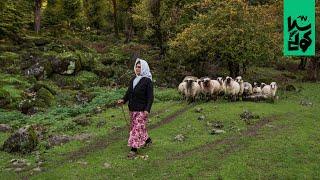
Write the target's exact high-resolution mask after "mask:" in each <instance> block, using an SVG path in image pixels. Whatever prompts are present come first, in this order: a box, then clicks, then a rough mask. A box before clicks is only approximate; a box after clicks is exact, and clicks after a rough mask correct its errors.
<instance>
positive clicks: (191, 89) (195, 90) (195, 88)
mask: <svg viewBox="0 0 320 180" xmlns="http://www.w3.org/2000/svg"><path fill="white" fill-rule="evenodd" d="M185 82H186V88H185V91H184V94H185V96H186V98H187V100H189V101H195V100H196V98H197V97H198V96H199V94H200V92H201V88H200V85H199V84H198V83H197V82H196V81H195V80H191V79H188V80H185Z"/></svg>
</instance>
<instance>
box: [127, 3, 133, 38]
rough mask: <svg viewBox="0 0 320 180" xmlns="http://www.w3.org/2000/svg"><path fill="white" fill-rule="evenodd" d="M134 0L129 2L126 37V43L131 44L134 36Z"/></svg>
mask: <svg viewBox="0 0 320 180" xmlns="http://www.w3.org/2000/svg"><path fill="white" fill-rule="evenodd" d="M132 6H133V0H127V10H126V23H125V35H126V41H125V42H126V43H128V42H130V41H131V39H132V36H133V18H132V14H133V13H132Z"/></svg>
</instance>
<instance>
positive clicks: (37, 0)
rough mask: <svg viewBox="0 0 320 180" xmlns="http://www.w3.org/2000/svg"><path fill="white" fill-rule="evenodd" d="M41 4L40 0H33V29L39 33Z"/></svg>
mask: <svg viewBox="0 0 320 180" xmlns="http://www.w3.org/2000/svg"><path fill="white" fill-rule="evenodd" d="M41 4H42V0H34V30H35V31H36V32H37V33H39V31H40V22H41Z"/></svg>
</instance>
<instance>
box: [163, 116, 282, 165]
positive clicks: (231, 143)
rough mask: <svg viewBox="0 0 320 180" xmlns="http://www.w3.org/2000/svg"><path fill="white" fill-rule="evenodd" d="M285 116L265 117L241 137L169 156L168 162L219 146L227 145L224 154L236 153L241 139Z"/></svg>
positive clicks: (232, 137) (237, 136) (234, 136)
mask: <svg viewBox="0 0 320 180" xmlns="http://www.w3.org/2000/svg"><path fill="white" fill-rule="evenodd" d="M282 116H283V115H272V116H268V117H264V118H262V119H261V120H260V121H258V122H257V123H255V124H254V125H251V126H249V127H248V129H246V130H243V131H242V132H241V133H240V135H233V136H231V137H226V138H224V139H219V140H216V141H214V142H210V143H207V144H204V145H202V146H198V147H196V148H194V149H191V150H187V151H183V152H179V153H176V154H172V155H169V156H168V157H167V158H166V160H170V161H171V160H179V159H183V158H185V157H189V156H191V155H193V154H195V153H200V152H207V151H210V150H212V149H214V148H216V147H218V146H219V145H226V146H227V148H226V149H225V151H224V153H223V154H230V153H231V152H234V151H235V150H236V149H239V148H240V144H239V143H237V141H238V140H239V139H240V138H243V137H255V136H257V134H258V131H259V130H260V129H261V128H262V127H264V126H265V125H266V124H268V123H270V122H272V121H276V120H279V119H280V118H281V117H282Z"/></svg>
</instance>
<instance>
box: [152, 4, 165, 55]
mask: <svg viewBox="0 0 320 180" xmlns="http://www.w3.org/2000/svg"><path fill="white" fill-rule="evenodd" d="M160 8H161V3H160V0H150V12H151V15H152V20H153V21H152V24H151V28H152V29H153V30H154V32H155V34H154V35H155V37H156V39H157V45H158V47H160V56H163V55H164V54H165V49H164V47H163V34H162V30H161V20H162V17H161V15H160Z"/></svg>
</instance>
